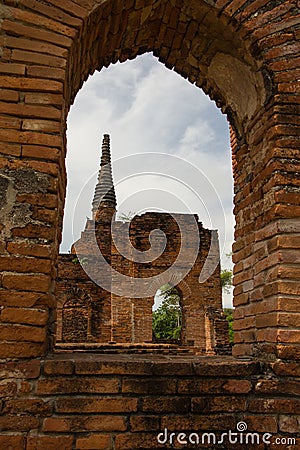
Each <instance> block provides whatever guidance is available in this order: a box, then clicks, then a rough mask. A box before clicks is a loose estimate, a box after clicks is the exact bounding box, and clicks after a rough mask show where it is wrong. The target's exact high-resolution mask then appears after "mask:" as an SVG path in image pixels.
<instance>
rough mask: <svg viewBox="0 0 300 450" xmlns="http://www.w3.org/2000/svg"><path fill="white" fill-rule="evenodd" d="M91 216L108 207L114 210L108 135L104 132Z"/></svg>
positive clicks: (114, 195)
mask: <svg viewBox="0 0 300 450" xmlns="http://www.w3.org/2000/svg"><path fill="white" fill-rule="evenodd" d="M92 205H93V208H92V212H93V218H94V219H95V218H96V213H97V211H99V210H101V209H102V208H107V207H109V208H110V209H113V210H116V205H117V202H116V194H115V188H114V183H113V177H112V168H111V157H110V137H109V134H104V136H103V141H102V154H101V163H100V170H99V175H98V181H97V184H96V188H95V193H94V199H93V203H92Z"/></svg>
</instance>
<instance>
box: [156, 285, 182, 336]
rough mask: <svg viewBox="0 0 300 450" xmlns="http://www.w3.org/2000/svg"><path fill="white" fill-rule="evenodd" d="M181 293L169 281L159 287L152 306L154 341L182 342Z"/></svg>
mask: <svg viewBox="0 0 300 450" xmlns="http://www.w3.org/2000/svg"><path fill="white" fill-rule="evenodd" d="M180 303H181V302H180V294H179V291H178V289H177V288H176V287H175V286H171V285H170V284H169V283H167V284H165V285H164V286H162V287H161V288H160V289H158V291H157V293H156V295H155V302H154V305H153V308H152V331H153V341H154V342H173V343H180V341H181V329H182V308H181V304H180Z"/></svg>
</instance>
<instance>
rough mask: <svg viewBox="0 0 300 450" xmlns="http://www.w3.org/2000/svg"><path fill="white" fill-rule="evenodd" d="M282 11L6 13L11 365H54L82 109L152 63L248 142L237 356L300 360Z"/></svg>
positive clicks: (5, 291)
mask: <svg viewBox="0 0 300 450" xmlns="http://www.w3.org/2000/svg"><path fill="white" fill-rule="evenodd" d="M279 3H280V2H279ZM15 4H18V7H15V6H14V5H15ZM272 5H273V3H272ZM272 5H269V6H268V2H262V4H260V5H259V4H258V2H254V3H253V4H252V3H250V4H249V2H246V1H245V2H241V1H237V0H233V1H229V0H228V1H227V0H226V1H225V0H217V1H208V0H207V1H204V0H202V1H197V2H191V1H187V0H186V1H184V0H173V1H166V0H161V1H154V0H147V1H140V0H135V1H134V0H132V1H131V0H130V1H128V2H125V3H124V2H123V1H121V0H113V1H108V0H107V1H102V2H100V4H99V2H98V1H95V0H76V1H71V0H65V1H64V2H60V1H58V0H48V1H47V2H43V3H42V2H39V1H35V0H20V1H19V2H13V1H10V0H6V1H5V2H4V5H1V7H0V13H1V18H2V22H1V33H2V34H1V35H0V42H1V45H2V47H3V50H2V62H1V65H0V69H1V77H0V83H1V85H0V87H1V88H3V89H2V91H1V104H0V106H1V114H2V117H1V126H2V130H1V131H2V133H1V135H2V141H3V142H4V144H3V145H2V153H3V154H4V158H3V159H2V162H1V170H2V172H1V188H2V190H3V200H2V206H3V209H2V212H3V217H4V221H3V226H2V229H1V232H2V244H1V250H2V252H3V255H4V256H3V257H2V259H1V269H2V271H3V273H2V279H1V283H2V284H1V290H0V299H1V304H2V306H3V307H4V309H3V310H2V312H1V321H2V325H1V337H2V339H3V343H2V345H1V350H0V357H2V358H7V357H12V358H14V357H16V358H18V357H25V358H26V357H34V356H39V355H44V354H45V353H46V352H47V350H48V349H49V346H51V340H52V336H53V334H54V323H55V317H56V316H55V305H56V301H55V298H54V295H53V292H54V282H55V276H56V268H55V264H56V257H57V252H58V245H59V241H60V236H61V225H62V212H63V204H64V197H65V184H66V178H65V169H64V156H65V149H66V142H65V126H66V122H65V121H66V115H67V111H68V108H69V106H70V104H71V102H72V101H73V99H74V97H75V95H76V93H77V92H78V90H79V88H80V86H81V85H82V83H83V82H84V80H85V79H86V78H87V77H88V76H89V74H91V73H92V72H93V71H94V70H95V69H101V67H103V66H107V65H109V64H110V63H113V62H116V61H117V60H120V61H125V60H126V59H128V58H134V57H135V56H136V55H137V54H141V53H144V52H147V51H153V52H154V55H156V56H158V57H159V59H160V60H161V61H162V62H163V63H164V64H165V65H166V67H167V68H169V69H172V68H174V69H175V70H176V71H177V72H179V73H180V74H181V75H182V76H184V77H186V78H187V79H188V80H189V81H190V82H192V83H196V84H197V85H198V86H199V87H202V88H203V89H204V91H205V92H206V93H208V94H209V95H210V97H211V98H212V99H214V100H215V101H216V102H217V104H218V106H220V107H222V109H223V111H224V112H225V113H227V114H228V117H229V120H230V123H231V125H232V127H233V129H234V130H235V131H232V149H233V166H234V181H235V215H236V233H235V239H236V243H235V245H234V261H235V263H236V266H235V285H236V287H235V292H234V302H235V306H236V317H235V319H236V320H235V323H236V345H235V350H234V351H235V355H237V356H238V355H254V354H261V353H263V354H269V353H270V354H272V355H274V354H275V355H276V356H279V357H282V358H284V357H287V358H288V357H290V356H291V355H294V354H295V352H298V349H299V347H298V342H299V336H298V333H297V323H296V312H297V299H298V296H299V282H298V281H297V280H299V257H298V256H297V255H296V254H295V250H294V247H295V246H297V242H298V241H297V239H298V236H297V233H299V231H300V230H299V216H300V211H299V206H298V204H299V190H298V181H297V180H296V176H295V172H296V171H297V167H298V166H297V160H296V157H297V145H298V140H297V130H296V126H295V124H296V121H297V115H296V111H297V102H298V97H297V95H296V94H294V90H295V88H296V81H297V76H298V75H297V73H298V72H297V64H298V63H297V59H296V58H295V56H296V52H297V48H298V47H297V42H296V39H297V32H296V31H295V32H294V30H296V26H297V24H298V19H297V17H296V16H295V14H296V12H295V10H293V7H296V2H284V3H282V4H279V5H278V6H274V5H273V6H272ZM285 29H286V30H287V31H286V33H283V30H285ZM286 55H289V58H288V59H286ZM291 113H292V114H291ZM294 234H295V235H296V236H294ZM283 309H284V310H285V313H284V312H283ZM16 341H18V346H16V345H15V343H16Z"/></svg>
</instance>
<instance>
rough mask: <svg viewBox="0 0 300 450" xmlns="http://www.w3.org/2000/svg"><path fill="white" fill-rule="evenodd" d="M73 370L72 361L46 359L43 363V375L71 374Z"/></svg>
mask: <svg viewBox="0 0 300 450" xmlns="http://www.w3.org/2000/svg"><path fill="white" fill-rule="evenodd" d="M73 371H74V362H73V361H64V360H46V361H45V363H44V373H45V375H71V374H72V373H73Z"/></svg>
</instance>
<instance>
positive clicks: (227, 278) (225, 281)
mask: <svg viewBox="0 0 300 450" xmlns="http://www.w3.org/2000/svg"><path fill="white" fill-rule="evenodd" d="M221 286H222V289H223V290H224V292H226V294H230V288H231V286H232V270H229V269H223V270H221Z"/></svg>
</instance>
